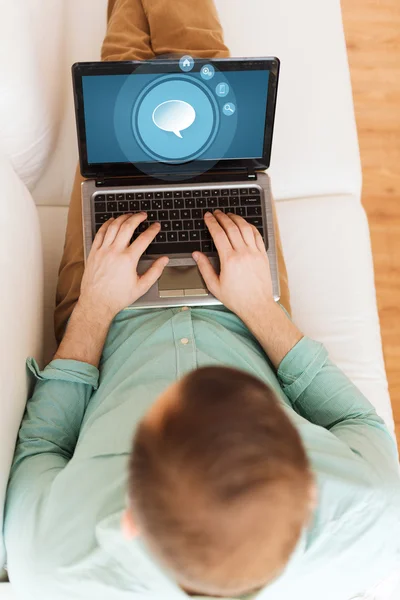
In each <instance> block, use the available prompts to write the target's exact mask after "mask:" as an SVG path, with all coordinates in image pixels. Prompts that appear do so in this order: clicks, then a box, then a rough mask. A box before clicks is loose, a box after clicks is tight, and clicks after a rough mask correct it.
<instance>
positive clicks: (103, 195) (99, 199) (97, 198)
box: [94, 194, 106, 202]
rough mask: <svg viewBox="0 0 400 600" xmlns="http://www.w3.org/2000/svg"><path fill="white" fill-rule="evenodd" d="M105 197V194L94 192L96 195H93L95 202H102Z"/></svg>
mask: <svg viewBox="0 0 400 600" xmlns="http://www.w3.org/2000/svg"><path fill="white" fill-rule="evenodd" d="M105 199H106V196H105V194H96V196H95V197H94V201H95V202H104V201H105Z"/></svg>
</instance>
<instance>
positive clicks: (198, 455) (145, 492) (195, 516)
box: [129, 367, 312, 595]
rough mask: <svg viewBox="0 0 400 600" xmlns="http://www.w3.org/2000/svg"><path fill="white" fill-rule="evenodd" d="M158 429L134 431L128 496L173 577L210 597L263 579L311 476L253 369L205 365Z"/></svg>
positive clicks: (273, 571)
mask: <svg viewBox="0 0 400 600" xmlns="http://www.w3.org/2000/svg"><path fill="white" fill-rule="evenodd" d="M178 389H179V398H176V401H174V402H172V403H170V404H169V405H168V407H167V408H166V410H165V411H164V413H162V417H161V419H160V421H159V422H158V423H157V426H154V424H152V423H151V422H148V421H146V419H144V421H143V422H142V423H141V424H140V425H139V428H138V430H137V433H136V436H135V440H134V444H133V452H132V455H131V458H130V464H129V498H130V502H131V506H132V509H133V512H134V518H135V519H136V521H137V523H138V525H139V527H140V530H141V532H142V533H143V535H144V538H145V540H146V541H147V543H148V544H149V546H150V548H151V549H152V550H153V552H154V553H155V554H156V555H157V556H158V557H159V559H160V560H161V561H162V562H163V563H164V564H165V565H166V566H168V567H169V568H170V569H171V570H172V571H173V572H174V574H175V576H176V577H177V579H178V581H179V583H181V585H184V586H185V587H188V588H189V589H192V590H195V591H196V592H197V593H201V594H209V595H238V594H243V593H246V592H249V591H251V590H253V589H256V588H258V587H261V586H263V585H265V584H266V583H267V582H268V581H270V580H271V579H273V578H274V577H275V576H276V575H277V574H278V573H279V571H280V570H281V569H282V568H283V567H284V565H285V564H286V562H287V561H288V558H289V556H290V554H291V553H292V551H293V549H294V547H295V545H296V542H297V540H298V539H299V536H300V533H301V530H302V527H303V526H304V524H305V523H306V521H307V518H308V516H309V514H310V488H311V483H312V476H311V472H310V469H309V465H308V461H307V457H306V453H305V451H304V448H303V445H302V443H301V440H300V436H299V434H298V433H297V431H296V429H295V427H294V426H293V425H292V423H291V422H290V420H289V418H288V416H287V415H286V414H285V412H284V409H283V408H282V407H281V406H280V405H279V403H278V401H277V399H276V397H275V395H274V393H273V391H272V390H271V389H270V388H269V387H267V386H266V385H265V384H264V383H263V382H261V381H259V380H258V379H256V378H255V377H253V376H252V375H250V374H248V373H245V372H242V371H238V370H236V369H230V368H226V367H206V368H202V369H198V370H196V371H193V372H191V373H190V374H189V375H187V376H186V377H185V378H184V379H182V380H181V382H180V385H179V387H178Z"/></svg>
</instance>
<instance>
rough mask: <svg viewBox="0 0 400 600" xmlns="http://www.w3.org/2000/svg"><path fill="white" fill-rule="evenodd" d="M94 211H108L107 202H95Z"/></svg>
mask: <svg viewBox="0 0 400 600" xmlns="http://www.w3.org/2000/svg"><path fill="white" fill-rule="evenodd" d="M94 212H102V213H104V212H106V203H105V202H95V204H94Z"/></svg>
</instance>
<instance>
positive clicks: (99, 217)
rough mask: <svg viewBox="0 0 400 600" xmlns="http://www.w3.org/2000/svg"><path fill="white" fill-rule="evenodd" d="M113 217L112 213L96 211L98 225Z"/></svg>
mask: <svg viewBox="0 0 400 600" xmlns="http://www.w3.org/2000/svg"><path fill="white" fill-rule="evenodd" d="M111 217H112V213H96V214H95V222H96V225H98V224H99V223H101V224H103V223H105V222H106V221H108V219H111Z"/></svg>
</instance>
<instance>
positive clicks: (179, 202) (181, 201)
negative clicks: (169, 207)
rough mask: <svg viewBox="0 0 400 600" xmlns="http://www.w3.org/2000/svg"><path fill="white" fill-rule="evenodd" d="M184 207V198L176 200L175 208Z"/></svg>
mask: <svg viewBox="0 0 400 600" xmlns="http://www.w3.org/2000/svg"><path fill="white" fill-rule="evenodd" d="M183 207H184V203H183V199H182V198H180V199H178V200H175V201H174V208H183Z"/></svg>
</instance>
